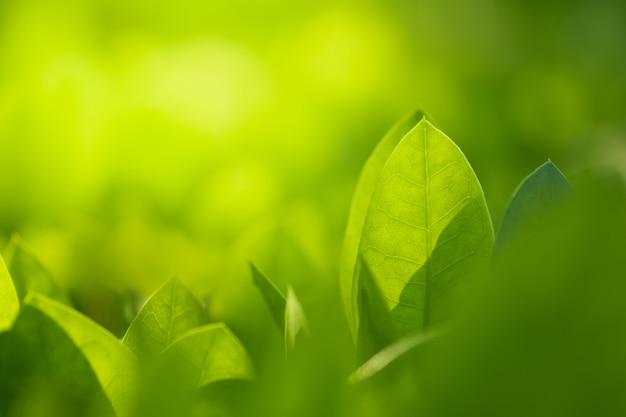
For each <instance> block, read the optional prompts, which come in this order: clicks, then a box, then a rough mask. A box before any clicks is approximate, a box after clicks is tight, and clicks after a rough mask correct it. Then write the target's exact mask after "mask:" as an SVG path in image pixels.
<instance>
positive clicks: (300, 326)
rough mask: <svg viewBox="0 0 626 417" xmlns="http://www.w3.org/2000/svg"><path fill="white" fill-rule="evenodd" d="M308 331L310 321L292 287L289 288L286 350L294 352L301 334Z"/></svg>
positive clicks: (286, 311) (290, 352)
mask: <svg viewBox="0 0 626 417" xmlns="http://www.w3.org/2000/svg"><path fill="white" fill-rule="evenodd" d="M307 332H308V323H307V319H306V316H305V315H304V310H303V309H302V306H301V305H300V301H298V298H297V297H296V293H295V292H294V291H293V289H292V288H291V287H288V288H287V301H286V305H285V352H286V354H287V355H290V354H292V353H293V351H294V350H295V348H296V343H297V340H298V337H299V336H300V335H305V334H306V333H307Z"/></svg>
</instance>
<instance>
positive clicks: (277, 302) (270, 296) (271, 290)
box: [249, 263, 287, 333]
mask: <svg viewBox="0 0 626 417" xmlns="http://www.w3.org/2000/svg"><path fill="white" fill-rule="evenodd" d="M249 265H250V270H251V271H252V279H253V281H254V284H255V285H256V286H257V287H258V288H259V290H260V291H261V295H263V298H264V299H265V303H266V304H267V306H268V307H269V309H270V313H271V314H272V318H273V319H274V321H275V322H276V324H277V325H278V327H279V328H280V330H281V332H283V333H284V332H285V307H286V303H287V301H286V300H285V296H284V295H283V294H282V293H281V292H280V290H279V289H278V288H277V287H276V285H274V283H273V282H272V281H270V280H269V279H268V278H266V277H265V275H263V274H262V273H261V272H260V271H259V270H258V269H257V268H256V267H255V266H254V265H253V264H252V263H249Z"/></svg>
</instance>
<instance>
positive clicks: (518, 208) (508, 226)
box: [496, 160, 574, 248]
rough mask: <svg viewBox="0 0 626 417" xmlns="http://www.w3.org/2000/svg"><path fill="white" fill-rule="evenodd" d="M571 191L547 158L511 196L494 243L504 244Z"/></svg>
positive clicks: (565, 180) (570, 186) (570, 193)
mask: <svg viewBox="0 0 626 417" xmlns="http://www.w3.org/2000/svg"><path fill="white" fill-rule="evenodd" d="M573 194H574V189H573V188H572V185H571V184H570V183H569V181H568V180H567V178H566V177H565V176H564V175H563V173H562V172H561V171H560V170H559V169H558V168H557V166H556V165H554V163H552V161H550V160H548V162H546V163H545V164H543V165H541V166H540V167H539V168H537V169H536V170H535V171H533V172H532V173H531V174H530V175H528V176H527V177H526V178H524V180H523V181H522V182H521V183H520V185H519V186H518V187H517V190H515V193H514V194H513V197H511V200H510V201H509V204H508V206H507V208H506V210H505V212H504V216H503V217H502V223H501V224H500V229H499V230H498V236H497V238H496V245H497V247H498V248H500V247H502V245H503V244H506V243H507V242H508V241H510V239H512V238H513V236H514V235H515V234H516V233H519V232H520V231H521V230H522V228H523V227H524V226H527V225H528V223H529V222H530V221H532V220H533V219H534V218H535V217H536V216H537V215H538V214H541V213H543V212H546V211H548V210H550V209H552V208H553V207H554V206H555V205H556V204H558V203H559V202H561V201H563V200H564V199H565V198H567V197H569V196H571V195H573Z"/></svg>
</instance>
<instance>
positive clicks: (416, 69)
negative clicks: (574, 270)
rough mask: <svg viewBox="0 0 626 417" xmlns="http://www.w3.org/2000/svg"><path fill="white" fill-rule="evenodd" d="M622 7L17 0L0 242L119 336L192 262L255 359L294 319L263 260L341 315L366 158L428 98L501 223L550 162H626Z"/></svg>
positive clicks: (5, 70) (7, 35) (4, 10)
mask: <svg viewBox="0 0 626 417" xmlns="http://www.w3.org/2000/svg"><path fill="white" fill-rule="evenodd" d="M625 22H626V3H625V2H623V1H619V0H580V1H575V0H574V1H553V2H540V1H510V2H506V1H492V0H474V1H469V0H457V1H445V0H444V1H434V0H424V1H404V0H388V1H360V2H356V1H333V2H330V1H324V0H322V1H316V2H286V1H278V0H266V1H261V0H247V1H244V0H229V1H224V0H214V1H208V2H207V1H200V0H179V1H177V2H173V1H170V2H168V1H144V0H125V1H121V0H89V1H86V0H59V1H55V2H51V1H46V0H2V2H0V249H2V248H3V247H4V246H5V245H6V243H7V242H8V239H9V238H10V236H11V234H12V233H19V234H20V235H21V236H23V237H24V239H25V240H26V241H27V242H29V244H30V245H31V247H32V248H33V250H34V252H35V253H37V254H38V256H39V257H40V258H41V260H42V262H43V263H44V264H45V265H46V266H47V267H48V268H49V269H50V270H51V272H52V273H53V274H54V276H55V277H56V278H57V279H58V280H59V281H60V282H61V283H63V284H64V285H65V286H67V287H69V288H71V289H73V291H74V297H75V302H76V304H77V307H78V308H79V309H81V310H83V311H85V312H86V313H87V314H89V315H91V316H92V317H94V318H95V319H96V320H98V321H99V322H101V323H103V324H104V325H105V326H107V327H108V328H109V329H111V330H112V331H114V332H116V333H117V334H121V333H123V331H124V329H125V326H126V325H127V323H128V320H129V319H130V318H131V317H132V314H133V310H134V309H136V307H137V306H138V305H139V303H140V302H141V301H142V300H143V299H144V298H145V296H146V295H147V294H149V292H151V291H152V290H154V289H155V288H156V287H157V286H158V285H159V284H160V283H162V282H163V281H165V280H166V279H168V278H170V277H171V276H173V275H177V276H179V277H180V278H181V279H182V280H183V281H184V282H186V283H187V284H188V285H189V286H190V287H191V288H192V289H193V290H194V292H196V293H197V294H198V295H199V296H202V297H205V300H206V301H207V305H208V308H209V312H210V314H211V316H212V317H213V318H214V319H225V320H226V321H227V322H228V323H229V324H230V325H231V326H232V327H233V328H234V329H235V331H236V333H237V334H238V335H239V336H240V337H241V338H242V340H243V341H244V344H246V346H247V347H248V348H249V349H250V350H251V353H252V354H253V357H254V356H257V357H258V356H259V355H261V352H263V351H264V350H265V349H266V348H267V345H268V344H271V343H275V344H277V345H280V337H279V336H278V331H277V330H267V331H269V332H274V333H272V334H273V335H274V336H276V337H275V339H277V340H278V341H277V342H269V341H268V338H266V337H265V335H266V329H270V328H272V327H271V323H270V320H271V319H270V316H269V313H267V311H266V310H265V307H264V306H263V304H262V300H261V297H260V295H258V294H257V292H256V289H255V288H254V287H253V285H252V281H251V278H250V275H249V271H248V269H247V265H246V262H245V261H246V260H248V259H249V260H252V261H253V262H255V263H256V264H257V265H258V266H259V268H260V269H261V270H262V271H264V272H265V273H266V274H267V275H268V276H269V277H271V278H272V279H273V280H274V281H276V282H277V283H278V284H279V286H280V287H281V288H284V287H285V285H286V284H287V283H291V284H292V285H293V286H294V287H295V288H296V290H297V292H298V294H299V297H300V298H301V299H302V302H303V304H304V305H305V308H307V309H308V310H309V311H310V314H311V315H312V316H313V320H312V321H313V322H314V321H315V316H316V315H317V316H319V317H320V318H321V319H323V318H324V317H326V319H328V318H333V317H340V316H341V307H340V306H339V296H338V290H337V287H338V285H337V265H338V260H339V256H340V248H341V240H342V234H343V228H344V226H345V222H346V218H347V212H348V207H349V203H350V199H351V196H352V192H353V189H354V186H355V183H356V180H357V177H358V173H359V170H360V168H361V166H362V165H363V163H364V161H365V160H366V158H367V156H368V155H369V153H370V152H371V150H372V149H373V147H374V146H375V144H376V143H377V141H378V140H379V139H380V138H381V137H382V135H383V134H384V132H385V130H386V129H387V128H389V127H390V126H391V125H392V123H393V122H394V121H395V120H396V119H398V118H400V117H401V116H403V115H404V114H406V113H408V112H409V111H411V110H412V109H414V108H416V107H418V106H419V107H423V108H424V109H425V110H426V111H427V112H428V113H430V114H431V115H432V116H433V118H434V120H435V122H436V123H437V124H438V126H439V127H440V128H441V129H442V130H443V131H444V132H446V133H447V134H448V135H449V136H450V137H451V138H452V139H453V140H455V141H456V142H457V143H458V144H459V146H460V147H461V148H462V149H463V150H464V152H465V153H466V155H467V157H468V159H469V161H470V162H471V164H472V165H473V167H474V169H475V171H476V172H477V174H478V177H479V178H480V180H481V182H482V184H483V187H484V190H485V193H486V196H487V201H488V204H489V205H490V209H491V211H492V215H493V218H494V222H495V224H496V226H497V222H498V220H499V218H500V216H501V214H502V212H503V210H504V207H505V204H506V201H507V200H508V198H509V196H510V195H511V193H512V192H513V189H514V188H515V186H516V184H517V183H518V182H519V181H520V180H521V179H522V178H523V177H524V176H525V175H526V174H528V173H529V172H530V171H532V169H534V168H535V167H536V166H538V165H539V164H541V163H542V162H544V161H545V160H546V159H548V158H552V160H554V161H555V162H556V163H557V165H559V166H560V167H561V169H562V170H563V171H564V172H565V173H566V174H567V175H569V176H575V175H576V174H577V173H579V172H582V171H584V170H585V169H587V168H588V167H589V166H611V167H617V168H618V169H619V170H620V172H621V173H622V174H623V175H626V23H625ZM129 300H130V301H129ZM315 306H317V307H315ZM342 325H345V323H344V324H342ZM342 325H340V326H339V328H340V329H341V332H342V334H345V335H346V336H345V337H346V338H347V337H348V336H347V325H346V326H345V328H344V327H341V326H342ZM344 331H345V332H344ZM337 332H340V331H339V330H337Z"/></svg>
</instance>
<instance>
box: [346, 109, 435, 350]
mask: <svg viewBox="0 0 626 417" xmlns="http://www.w3.org/2000/svg"><path fill="white" fill-rule="evenodd" d="M422 118H424V113H423V112H422V111H421V110H417V111H415V112H413V113H411V114H409V115H408V116H406V117H405V118H403V119H401V120H400V121H399V122H398V123H396V124H395V125H394V126H393V127H392V128H391V129H390V130H389V132H387V134H386V135H385V137H384V138H383V139H382V140H381V141H380V142H379V143H378V145H377V146H376V149H374V151H373V152H372V154H371V155H370V157H369V159H368V160H367V162H366V163H365V166H364V167H363V169H362V170H361V175H360V176H359V181H358V183H357V186H356V189H355V192H354V196H353V197H352V204H351V206H350V216H349V217H348V225H347V227H346V232H345V238H344V243H343V251H342V256H341V264H340V270H339V275H340V289H341V295H342V299H343V304H344V307H345V309H346V314H347V317H348V323H349V325H350V330H351V331H352V336H353V338H354V340H356V329H357V326H358V318H357V316H356V314H358V313H357V308H356V303H357V302H356V298H355V297H356V293H355V292H354V291H353V288H354V282H353V281H354V276H355V273H354V269H355V265H356V262H357V257H358V253H359V242H360V241H361V235H362V233H363V226H364V224H365V218H366V216H367V210H368V208H369V205H370V200H371V198H372V194H373V193H374V188H375V187H376V183H377V182H378V178H379V176H380V173H381V171H382V169H383V167H384V166H385V163H386V162H387V159H388V158H389V156H390V155H391V153H392V152H393V150H394V149H395V147H396V146H397V145H398V143H399V142H400V140H401V139H402V138H403V137H404V135H406V134H407V133H408V132H409V131H410V130H411V129H412V128H413V127H414V126H415V125H416V124H417V123H418V122H419V121H420V120H422Z"/></svg>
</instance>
